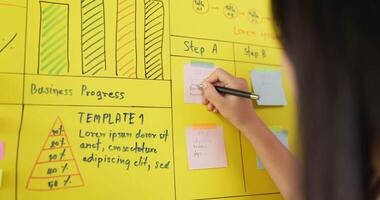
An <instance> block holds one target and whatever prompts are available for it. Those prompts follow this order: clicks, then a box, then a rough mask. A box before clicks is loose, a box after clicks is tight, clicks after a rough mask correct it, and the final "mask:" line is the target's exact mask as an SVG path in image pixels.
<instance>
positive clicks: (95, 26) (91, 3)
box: [81, 0, 106, 75]
mask: <svg viewBox="0 0 380 200" xmlns="http://www.w3.org/2000/svg"><path fill="white" fill-rule="evenodd" d="M81 17H82V24H81V25H82V35H81V37H82V73H83V74H84V75H96V74H97V73H99V72H101V71H105V70H106V58H105V13H104V1H103V0H82V1H81Z"/></svg>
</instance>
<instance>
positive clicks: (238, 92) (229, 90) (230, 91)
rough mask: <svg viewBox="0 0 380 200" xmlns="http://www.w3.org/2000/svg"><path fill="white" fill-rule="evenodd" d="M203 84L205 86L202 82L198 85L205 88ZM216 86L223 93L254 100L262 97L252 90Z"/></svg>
mask: <svg viewBox="0 0 380 200" xmlns="http://www.w3.org/2000/svg"><path fill="white" fill-rule="evenodd" d="M202 86H203V85H202V84H199V85H198V87H199V88H203V87H202ZM214 87H215V89H216V91H218V92H219V93H221V94H229V95H234V96H238V97H244V98H247V99H252V100H258V99H260V96H259V95H257V94H254V93H251V92H245V91H241V90H236V89H232V88H227V87H221V86H216V85H214Z"/></svg>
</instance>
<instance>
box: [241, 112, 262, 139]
mask: <svg viewBox="0 0 380 200" xmlns="http://www.w3.org/2000/svg"><path fill="white" fill-rule="evenodd" d="M259 123H262V122H261V120H260V118H259V116H257V114H256V113H255V112H253V113H252V114H250V115H249V116H247V117H246V118H245V120H244V121H243V122H241V123H239V124H237V125H236V127H237V128H238V129H239V130H240V131H241V132H243V133H244V135H246V136H248V135H252V134H253V133H254V129H255V127H257V125H258V124H259Z"/></svg>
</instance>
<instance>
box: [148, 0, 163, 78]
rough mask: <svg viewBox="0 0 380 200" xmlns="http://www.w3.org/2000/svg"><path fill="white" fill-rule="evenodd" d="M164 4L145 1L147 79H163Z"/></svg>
mask: <svg viewBox="0 0 380 200" xmlns="http://www.w3.org/2000/svg"><path fill="white" fill-rule="evenodd" d="M164 14H165V12H164V4H163V2H162V1H160V0H145V18H144V21H145V29H144V41H145V42H144V45H145V53H144V56H145V57H144V59H145V78H147V79H163V78H164V74H163V63H162V48H163V39H164Z"/></svg>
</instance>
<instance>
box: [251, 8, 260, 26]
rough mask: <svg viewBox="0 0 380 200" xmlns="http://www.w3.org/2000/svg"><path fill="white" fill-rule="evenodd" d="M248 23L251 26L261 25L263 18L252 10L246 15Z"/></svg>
mask: <svg viewBox="0 0 380 200" xmlns="http://www.w3.org/2000/svg"><path fill="white" fill-rule="evenodd" d="M247 17H248V21H250V22H251V23H252V24H261V22H263V17H262V15H261V13H260V12H258V11H257V10H254V9H250V10H249V11H248V13H247Z"/></svg>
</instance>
